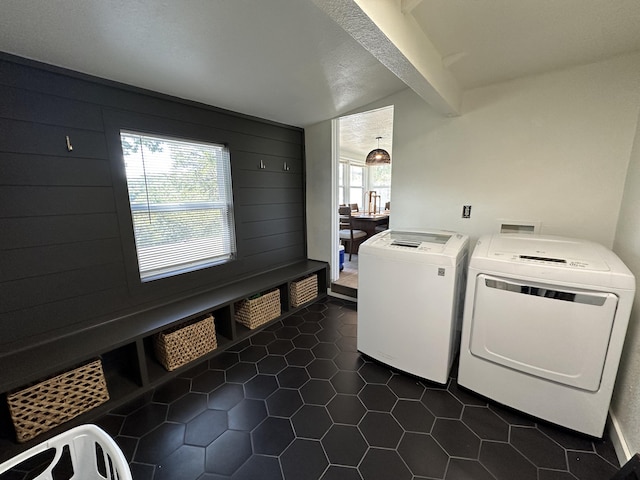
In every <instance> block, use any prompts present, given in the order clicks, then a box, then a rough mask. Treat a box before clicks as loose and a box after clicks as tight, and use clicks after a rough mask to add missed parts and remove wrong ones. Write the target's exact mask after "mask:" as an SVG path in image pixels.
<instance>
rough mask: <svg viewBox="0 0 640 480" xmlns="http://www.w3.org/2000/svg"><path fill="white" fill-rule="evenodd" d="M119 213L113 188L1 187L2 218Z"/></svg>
mask: <svg viewBox="0 0 640 480" xmlns="http://www.w3.org/2000/svg"><path fill="white" fill-rule="evenodd" d="M113 211H115V205H114V200H113V191H112V189H111V188H110V187H13V186H10V187H8V186H3V187H0V217H29V216H41V215H73V214H83V213H108V212H113Z"/></svg>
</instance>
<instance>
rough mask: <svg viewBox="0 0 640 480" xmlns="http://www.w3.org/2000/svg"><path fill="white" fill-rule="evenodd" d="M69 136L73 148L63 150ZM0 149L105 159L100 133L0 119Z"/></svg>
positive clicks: (103, 143) (105, 146) (104, 143)
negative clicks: (71, 149)
mask: <svg viewBox="0 0 640 480" xmlns="http://www.w3.org/2000/svg"><path fill="white" fill-rule="evenodd" d="M67 136H69V138H70V140H71V144H72V146H73V151H71V152H69V151H67V143H66V138H65V137H67ZM0 151H2V152H15V153H35V154H41V155H56V156H63V157H70V158H73V157H78V158H101V159H104V160H106V159H107V158H108V157H107V145H106V142H105V138H104V134H103V133H100V132H93V131H90V130H78V129H74V128H67V127H56V126H52V125H43V124H40V123H31V122H22V121H17V120H7V119H6V118H0Z"/></svg>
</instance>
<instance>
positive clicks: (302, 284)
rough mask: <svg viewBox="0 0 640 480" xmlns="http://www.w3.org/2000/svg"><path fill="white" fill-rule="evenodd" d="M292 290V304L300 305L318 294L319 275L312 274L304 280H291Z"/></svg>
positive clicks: (293, 305)
mask: <svg viewBox="0 0 640 480" xmlns="http://www.w3.org/2000/svg"><path fill="white" fill-rule="evenodd" d="M290 290H291V291H290V294H291V306H292V307H294V308H295V307H299V306H300V305H302V304H303V303H306V302H308V301H309V300H313V299H314V298H316V297H317V296H318V276H317V275H310V276H308V277H307V278H303V279H302V280H298V281H296V282H291V288H290Z"/></svg>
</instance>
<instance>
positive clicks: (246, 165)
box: [231, 151, 302, 174]
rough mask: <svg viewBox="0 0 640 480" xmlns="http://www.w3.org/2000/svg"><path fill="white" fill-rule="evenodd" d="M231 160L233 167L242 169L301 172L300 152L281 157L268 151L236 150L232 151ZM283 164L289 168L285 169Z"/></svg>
mask: <svg viewBox="0 0 640 480" xmlns="http://www.w3.org/2000/svg"><path fill="white" fill-rule="evenodd" d="M260 161H262V164H263V165H264V167H265V168H264V169H260ZM231 162H232V165H233V167H234V168H236V169H237V168H240V169H242V170H260V171H267V172H287V173H291V174H293V173H301V172H302V159H301V156H300V152H298V153H297V154H296V155H295V156H294V157H283V156H280V155H273V154H268V153H253V152H246V151H237V152H233V155H232V158H231ZM285 164H286V167H287V168H288V169H289V170H285Z"/></svg>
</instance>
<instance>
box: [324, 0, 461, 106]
mask: <svg viewBox="0 0 640 480" xmlns="http://www.w3.org/2000/svg"><path fill="white" fill-rule="evenodd" d="M400 1H401V0H400ZM313 2H314V3H315V4H316V5H317V6H318V7H320V8H321V9H322V10H323V11H324V12H325V13H326V14H327V15H329V17H331V18H332V19H333V21H335V22H336V23H337V24H338V25H340V27H342V28H343V29H344V30H345V31H346V32H347V33H348V34H349V35H351V36H352V37H353V38H354V39H355V40H356V41H357V42H358V43H360V45H362V46H363V47H364V48H365V49H366V50H368V51H369V52H370V53H371V54H372V55H373V56H374V57H376V58H377V59H378V61H379V62H380V63H382V64H383V65H384V66H385V67H387V68H388V69H389V70H390V71H391V72H392V73H393V74H394V75H396V76H397V77H398V78H399V79H400V80H402V81H403V82H404V83H405V84H406V85H407V86H408V87H409V88H411V89H412V90H413V91H414V92H416V93H417V94H418V95H419V96H420V97H421V98H422V99H423V100H425V101H426V102H427V103H428V104H429V105H431V106H432V107H433V108H435V109H436V110H438V111H439V112H441V113H442V114H444V115H447V116H455V115H459V114H460V89H459V87H458V82H457V81H456V79H455V78H454V77H453V75H452V74H451V72H449V71H448V70H447V69H446V68H445V67H444V66H443V64H442V58H441V55H440V53H439V52H438V51H437V50H436V48H435V47H434V45H433V44H432V43H431V41H430V40H429V38H428V37H427V36H426V35H425V34H424V32H423V31H422V30H421V29H420V27H419V26H418V24H417V22H416V21H415V19H414V18H413V17H412V16H411V15H410V14H407V15H404V14H403V13H402V11H401V6H400V2H397V1H388V0H313Z"/></svg>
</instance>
